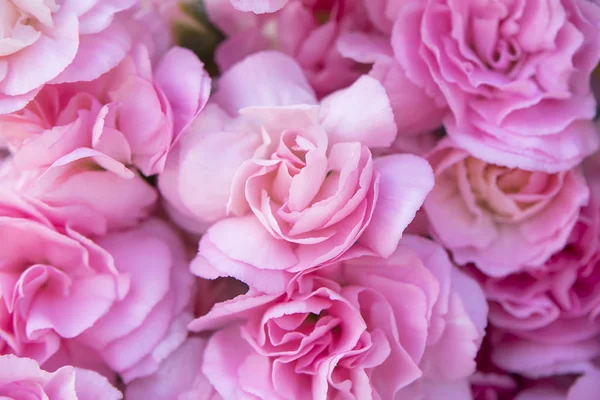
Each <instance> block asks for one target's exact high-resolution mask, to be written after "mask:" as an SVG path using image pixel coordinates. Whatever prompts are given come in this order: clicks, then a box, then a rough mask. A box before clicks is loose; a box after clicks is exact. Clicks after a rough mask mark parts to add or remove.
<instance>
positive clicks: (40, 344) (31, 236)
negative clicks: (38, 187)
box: [0, 190, 128, 363]
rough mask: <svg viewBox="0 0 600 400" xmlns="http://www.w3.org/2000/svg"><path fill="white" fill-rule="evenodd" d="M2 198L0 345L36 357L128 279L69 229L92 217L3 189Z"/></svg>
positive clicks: (119, 294)
mask: <svg viewBox="0 0 600 400" xmlns="http://www.w3.org/2000/svg"><path fill="white" fill-rule="evenodd" d="M0 204H1V206H0V210H1V211H0V214H1V217H0V221H1V222H0V238H1V241H2V252H1V254H0V266H1V267H0V270H1V274H0V276H1V277H2V279H1V282H0V285H1V288H2V299H1V300H2V301H1V302H0V351H1V352H2V353H3V354H5V353H7V352H10V353H16V354H17V355H19V356H25V357H31V358H34V359H35V360H37V361H38V362H40V363H42V362H44V361H46V360H47V359H48V358H49V357H50V356H52V355H53V354H54V353H56V352H57V351H58V349H59V347H60V344H61V340H62V339H65V338H73V337H76V336H77V335H80V334H81V333H82V332H83V331H85V330H86V329H88V328H89V327H91V326H92V325H93V324H94V323H95V322H97V321H98V320H99V319H100V318H101V317H102V316H103V315H105V314H106V312H107V311H108V310H109V309H110V308H111V306H112V305H113V304H114V303H115V302H117V301H118V300H120V299H122V298H123V296H124V295H125V293H126V292H127V288H128V279H127V277H126V276H124V275H122V274H120V273H119V271H117V269H116V268H115V265H114V263H113V259H112V257H111V256H110V254H109V253H108V252H107V251H106V250H105V249H102V248H101V247H99V246H98V245H97V244H95V243H93V242H92V241H91V240H89V239H87V238H86V237H84V236H82V235H81V234H80V233H78V232H77V231H76V230H75V229H80V228H82V227H84V228H86V227H87V226H93V227H98V226H101V225H102V224H101V222H98V223H95V224H91V223H89V219H92V218H94V215H89V214H86V213H81V211H82V210H77V209H71V210H70V209H64V208H62V209H61V208H52V207H48V206H46V205H44V204H42V203H40V202H37V201H34V200H31V199H26V198H23V197H19V196H17V195H16V194H14V193H11V192H8V191H4V190H3V191H1V192H0ZM95 233H103V232H95Z"/></svg>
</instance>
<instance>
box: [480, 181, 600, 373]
mask: <svg viewBox="0 0 600 400" xmlns="http://www.w3.org/2000/svg"><path fill="white" fill-rule="evenodd" d="M598 171H599V170H595V171H594V170H592V171H591V173H588V174H587V178H588V182H589V185H590V187H591V189H592V196H591V200H590V204H589V205H588V206H586V207H584V208H583V209H582V210H581V213H580V214H579V217H578V219H577V223H576V224H575V226H574V227H573V229H572V230H571V232H570V237H569V239H568V241H567V243H566V244H565V246H564V248H562V249H561V250H560V251H558V252H556V253H555V254H553V255H552V257H551V258H550V259H549V260H548V261H546V262H545V264H543V265H541V266H540V267H538V268H537V269H535V270H530V271H524V272H520V273H516V274H511V275H509V276H507V277H504V278H490V277H485V276H483V275H480V276H479V279H480V282H481V284H482V287H483V290H484V291H485V293H486V296H487V298H488V301H489V304H490V314H489V319H490V324H491V325H493V326H494V327H495V328H496V330H497V331H496V332H495V334H494V335H492V338H494V346H493V350H492V360H493V361H494V363H495V364H497V365H499V366H500V367H502V368H504V369H506V370H508V371H511V372H517V373H520V374H523V375H526V376H532V377H539V376H547V375H552V374H553V373H556V372H557V371H558V372H559V373H560V372H564V373H577V372H582V371H587V370H588V369H589V365H590V363H591V361H592V360H593V359H594V358H595V357H598V356H599V355H600V342H598V337H599V335H600V321H599V320H598V313H599V311H600V295H599V290H600V202H599V199H600V186H599V185H600V180H598V179H597V178H598Z"/></svg>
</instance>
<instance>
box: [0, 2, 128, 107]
mask: <svg viewBox="0 0 600 400" xmlns="http://www.w3.org/2000/svg"><path fill="white" fill-rule="evenodd" d="M134 4H135V1H134V0H92V1H87V2H81V1H79V0H58V1H56V0H49V1H37V2H31V1H23V0H15V1H8V2H7V1H3V2H2V4H1V5H0V15H1V18H0V32H1V33H0V114H6V113H10V112H13V111H17V110H19V109H21V108H22V107H24V106H25V105H26V104H27V102H29V101H30V100H32V99H33V97H34V96H35V95H36V94H37V92H38V91H39V90H40V89H41V88H42V87H43V85H44V84H47V83H63V82H77V81H90V80H93V79H96V78H98V77H99V76H100V75H102V74H103V73H105V72H107V71H109V70H110V69H111V68H113V67H115V66H116V65H117V64H118V63H119V62H120V61H121V60H122V59H123V58H124V57H125V55H126V54H127V52H128V51H129V49H130V46H131V42H132V40H131V37H130V34H129V32H128V31H127V29H126V27H125V24H124V21H121V20H120V18H119V17H120V13H121V12H122V11H124V10H128V9H130V8H131V7H133V5H134ZM41 60H43V62H40V61H41Z"/></svg>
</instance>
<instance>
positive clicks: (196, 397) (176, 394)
mask: <svg viewBox="0 0 600 400" xmlns="http://www.w3.org/2000/svg"><path fill="white" fill-rule="evenodd" d="M205 349H206V339H204V338H200V337H191V338H189V339H188V340H186V341H185V343H183V344H182V345H181V346H180V347H179V348H178V349H177V350H175V351H174V352H173V353H172V354H171V355H170V356H169V357H168V358H167V359H166V360H164V361H163V362H162V363H161V364H160V368H159V369H158V371H156V372H155V373H154V374H152V375H150V376H147V377H144V378H139V379H136V380H134V381H132V382H131V383H130V384H129V385H127V390H126V392H125V395H126V396H127V399H128V400H149V399H152V400H221V399H222V397H221V396H220V395H219V394H217V392H216V390H215V389H214V388H213V386H212V385H211V384H210V382H209V381H208V379H207V378H206V377H205V376H204V374H203V373H202V362H203V360H204V351H205Z"/></svg>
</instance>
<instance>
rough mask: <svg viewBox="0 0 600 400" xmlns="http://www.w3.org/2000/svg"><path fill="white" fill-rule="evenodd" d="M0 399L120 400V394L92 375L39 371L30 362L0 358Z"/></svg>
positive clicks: (66, 369)
mask: <svg viewBox="0 0 600 400" xmlns="http://www.w3.org/2000/svg"><path fill="white" fill-rule="evenodd" d="M0 397H2V398H4V399H27V400H96V399H103V400H120V399H122V398H123V396H122V395H121V392H119V391H118V390H117V389H115V388H114V387H112V386H111V385H110V383H108V381H107V380H106V378H104V377H102V376H101V375H98V374H97V373H95V372H93V371H88V370H85V369H77V368H73V367H71V366H65V367H62V368H60V369H58V370H56V371H54V372H47V371H44V370H42V369H40V366H39V365H38V364H37V363H36V362H35V361H34V360H31V359H28V358H18V357H15V356H14V355H4V356H0Z"/></svg>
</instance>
